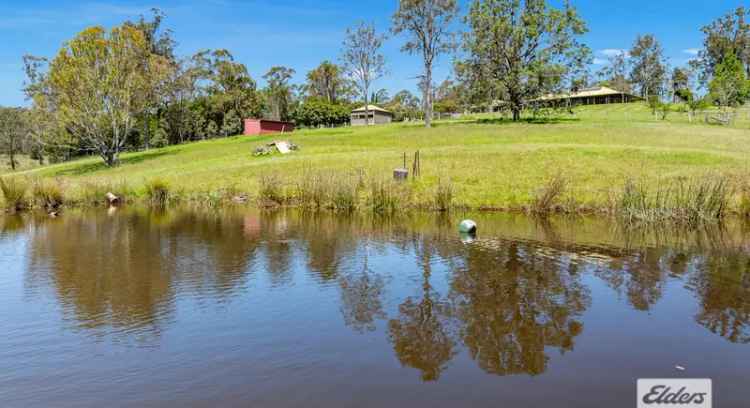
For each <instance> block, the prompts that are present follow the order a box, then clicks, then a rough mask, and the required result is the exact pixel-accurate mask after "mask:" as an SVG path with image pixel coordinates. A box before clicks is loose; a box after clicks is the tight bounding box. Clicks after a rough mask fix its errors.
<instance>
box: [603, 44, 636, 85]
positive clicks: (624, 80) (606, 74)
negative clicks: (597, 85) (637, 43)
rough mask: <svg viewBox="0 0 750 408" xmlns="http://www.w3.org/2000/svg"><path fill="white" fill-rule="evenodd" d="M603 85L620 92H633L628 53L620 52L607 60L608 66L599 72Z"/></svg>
mask: <svg viewBox="0 0 750 408" xmlns="http://www.w3.org/2000/svg"><path fill="white" fill-rule="evenodd" d="M598 74H599V77H600V78H601V84H602V85H604V86H608V87H610V88H613V89H616V90H618V91H620V92H625V93H630V92H632V89H631V86H630V81H629V80H628V53H627V51H620V52H618V53H616V54H615V55H612V56H609V57H608V58H607V65H605V66H604V67H603V68H602V69H601V70H599V73H598Z"/></svg>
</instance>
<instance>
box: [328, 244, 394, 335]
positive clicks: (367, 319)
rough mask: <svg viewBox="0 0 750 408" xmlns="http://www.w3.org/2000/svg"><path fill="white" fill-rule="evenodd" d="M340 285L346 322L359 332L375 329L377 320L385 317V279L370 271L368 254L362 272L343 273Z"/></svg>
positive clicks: (342, 310)
mask: <svg viewBox="0 0 750 408" xmlns="http://www.w3.org/2000/svg"><path fill="white" fill-rule="evenodd" d="M365 251H367V248H365ZM339 286H340V288H341V313H342V314H343V316H344V323H346V325H347V326H349V327H351V328H352V329H354V330H355V331H357V332H359V333H363V332H365V331H373V330H375V321H376V320H377V319H383V318H385V312H384V311H383V300H382V297H383V292H384V290H385V281H384V279H383V277H382V276H380V275H377V274H373V273H372V271H370V269H369V267H368V266H367V254H365V261H364V268H363V270H362V272H361V273H350V274H346V275H342V276H341V277H339Z"/></svg>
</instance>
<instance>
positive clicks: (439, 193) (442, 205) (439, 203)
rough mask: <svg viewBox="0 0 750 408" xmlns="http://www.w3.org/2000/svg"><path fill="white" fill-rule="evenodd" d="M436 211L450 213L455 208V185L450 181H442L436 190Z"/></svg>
mask: <svg viewBox="0 0 750 408" xmlns="http://www.w3.org/2000/svg"><path fill="white" fill-rule="evenodd" d="M434 205H435V209H436V210H438V211H442V212H445V211H449V210H450V209H451V207H453V184H452V183H451V182H450V181H449V180H445V179H440V180H438V185H437V187H436V188H435V196H434Z"/></svg>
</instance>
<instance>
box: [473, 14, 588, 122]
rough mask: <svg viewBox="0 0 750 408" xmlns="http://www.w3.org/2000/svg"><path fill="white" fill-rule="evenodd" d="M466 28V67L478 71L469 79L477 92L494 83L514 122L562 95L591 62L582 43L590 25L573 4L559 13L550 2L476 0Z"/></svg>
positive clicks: (586, 48)
mask: <svg viewBox="0 0 750 408" xmlns="http://www.w3.org/2000/svg"><path fill="white" fill-rule="evenodd" d="M466 24H467V26H468V27H469V31H468V32H467V33H466V34H465V36H464V44H463V48H464V51H465V53H466V54H467V56H468V59H467V60H466V61H464V63H463V64H462V65H463V66H464V67H467V68H469V69H473V70H476V71H477V72H476V73H475V74H474V75H469V76H468V77H473V78H476V79H477V82H476V84H477V86H484V85H486V84H487V83H488V82H493V83H494V86H493V88H494V87H496V88H497V89H498V91H499V93H500V95H499V96H500V97H501V98H502V99H504V100H505V102H506V103H507V104H508V108H509V109H510V110H511V112H512V113H513V120H514V121H517V120H519V119H520V117H521V111H522V109H523V108H524V106H525V105H526V104H527V103H528V102H529V101H530V100H533V99H535V98H538V97H540V96H542V95H543V94H545V93H549V92H559V91H561V90H562V89H561V88H562V86H564V84H565V80H566V77H567V76H568V75H569V74H571V73H573V72H577V71H580V70H581V68H582V66H584V65H586V64H587V63H588V62H589V61H590V59H591V50H590V49H589V48H588V47H587V46H585V45H584V44H582V43H581V42H579V38H580V36H582V35H583V34H584V33H586V32H587V31H588V30H587V27H586V23H585V22H584V21H583V20H582V19H581V18H580V17H579V15H578V12H577V11H576V9H575V8H574V7H573V6H571V5H570V3H569V2H568V1H565V2H564V4H563V6H562V7H561V8H559V9H558V8H554V7H552V6H550V5H548V4H547V1H546V0H523V1H522V0H474V2H473V3H472V4H471V6H470V8H469V13H468V15H467V17H466Z"/></svg>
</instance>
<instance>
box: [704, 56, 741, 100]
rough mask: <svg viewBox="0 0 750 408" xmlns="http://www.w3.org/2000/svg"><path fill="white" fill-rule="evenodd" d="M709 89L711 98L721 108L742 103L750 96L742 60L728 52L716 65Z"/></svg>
mask: <svg viewBox="0 0 750 408" xmlns="http://www.w3.org/2000/svg"><path fill="white" fill-rule="evenodd" d="M709 91H710V96H711V98H712V99H713V100H714V101H715V103H716V104H717V105H719V106H721V107H722V108H728V107H736V106H739V105H742V104H743V103H744V102H745V100H746V99H747V98H748V96H750V82H749V81H748V79H747V75H746V74H745V70H744V68H743V67H742V62H741V61H740V60H739V59H738V58H737V57H736V56H735V55H734V54H729V55H728V56H726V57H725V58H724V61H722V62H721V63H720V64H719V65H717V66H716V68H715V69H714V77H713V79H712V80H711V82H710V83H709Z"/></svg>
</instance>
